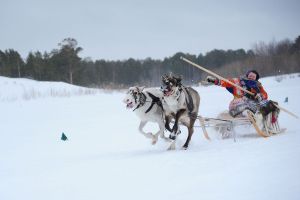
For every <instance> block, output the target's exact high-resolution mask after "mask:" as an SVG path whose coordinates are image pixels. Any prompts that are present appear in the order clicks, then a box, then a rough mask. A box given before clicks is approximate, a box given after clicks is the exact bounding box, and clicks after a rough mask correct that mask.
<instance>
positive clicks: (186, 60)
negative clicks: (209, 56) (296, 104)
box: [180, 56, 299, 119]
mask: <svg viewBox="0 0 300 200" xmlns="http://www.w3.org/2000/svg"><path fill="white" fill-rule="evenodd" d="M180 59H181V60H184V61H185V62H187V63H189V64H191V65H193V66H195V67H197V68H199V69H201V70H202V71H205V72H206V73H208V74H210V75H213V76H215V77H217V78H218V79H220V80H223V81H225V82H227V83H229V84H231V85H232V86H234V87H236V88H238V89H240V90H242V91H244V92H246V93H248V94H250V95H252V96H254V95H255V94H254V93H252V92H250V91H248V90H246V89H244V88H243V87H241V86H239V85H237V84H235V83H233V82H231V81H229V80H228V79H226V78H224V77H222V76H220V75H218V74H216V73H214V72H212V71H210V70H208V69H206V68H204V67H201V66H200V65H198V64H196V63H194V62H192V61H190V60H188V59H186V58H184V57H182V56H181V57H180ZM274 105H275V106H276V107H277V108H279V109H280V110H282V111H284V112H286V113H288V114H290V115H291V116H293V117H295V118H297V119H299V117H298V116H297V115H295V114H294V113H292V112H290V111H288V110H287V109H285V108H282V107H281V106H278V105H276V104H274Z"/></svg>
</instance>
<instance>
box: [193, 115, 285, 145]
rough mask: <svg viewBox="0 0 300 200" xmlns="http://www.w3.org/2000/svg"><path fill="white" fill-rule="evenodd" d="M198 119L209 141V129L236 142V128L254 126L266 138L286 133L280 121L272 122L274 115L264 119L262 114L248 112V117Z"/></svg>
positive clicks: (199, 117) (200, 117)
mask: <svg viewBox="0 0 300 200" xmlns="http://www.w3.org/2000/svg"><path fill="white" fill-rule="evenodd" d="M228 116H229V114H228ZM197 119H199V121H200V127H201V128H202V130H203V133H204V135H205V137H206V138H207V139H209V137H208V133H207V130H206V128H207V127H213V128H215V129H216V130H217V131H218V132H219V133H220V134H221V135H222V138H226V137H230V136H232V137H233V138H234V140H235V137H236V132H235V128H236V127H237V126H253V128H254V129H255V131H256V133H257V134H258V135H259V136H261V137H264V138H266V137H269V136H272V135H274V134H279V133H282V132H284V131H285V129H280V126H279V123H278V120H276V121H272V113H270V114H269V115H267V116H266V117H263V116H262V114H261V113H257V114H254V113H252V112H251V111H247V117H236V118H233V117H231V118H230V117H226V118H222V117H220V118H208V117H202V116H198V117H197Z"/></svg>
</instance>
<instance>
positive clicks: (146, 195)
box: [0, 74, 300, 200]
mask: <svg viewBox="0 0 300 200" xmlns="http://www.w3.org/2000/svg"><path fill="white" fill-rule="evenodd" d="M276 79H277V80H279V79H278V78H276ZM276 79H275V78H274V77H269V78H264V79H262V80H261V82H262V84H263V85H264V87H265V89H266V91H268V93H269V96H270V99H273V100H275V101H278V102H279V103H280V105H281V106H282V107H284V108H286V109H288V110H290V111H292V112H294V113H296V114H297V115H300V107H299V106H298V104H299V102H300V95H299V93H300V84H299V81H300V77H299V75H298V74H293V75H287V76H284V77H283V79H282V80H281V81H280V82H278V81H276ZM196 89H197V90H198V91H199V93H200V96H201V106H200V113H199V114H201V115H202V116H206V117H215V116H216V115H217V114H218V113H219V112H221V111H223V110H226V109H227V105H228V103H229V101H230V100H231V98H232V97H231V95H230V94H229V93H227V92H226V91H225V89H223V88H219V87H217V86H210V87H197V88H196ZM80 91H81V92H80ZM123 97H124V94H123V93H121V92H112V93H105V92H101V91H100V92H99V91H98V90H97V91H94V90H89V89H85V88H81V87H76V86H71V85H68V84H65V83H51V82H37V81H32V80H26V79H10V78H4V77H0V111H1V115H0V127H1V128H0V200H20V199H22V200H41V199H42V200H66V199H70V200H87V199H93V200H95V199H105V200H107V199H130V200H135V199H136V200H141V199H143V200H148V199H149V200H166V199H173V200H174V199H178V200H181V199H188V200H191V199H195V200H199V199H205V200H210V199H215V200H220V199H222V200H227V199H228V200H233V199H237V200H240V199H242V200H244V199H249V200H253V199H256V200H259V199H261V200H262V199H263V200H265V199H272V200H275V199H278V200H282V199H289V200H298V199H300V128H299V120H297V119H294V118H292V117H290V116H289V115H287V114H286V113H284V112H282V113H281V115H280V123H281V126H282V127H284V128H287V131H286V132H285V133H283V134H280V135H276V136H273V137H271V138H267V139H264V138H261V137H258V136H257V135H256V134H255V131H254V129H253V128H252V127H251V126H248V127H244V128H240V129H238V131H237V141H236V142H234V141H233V140H232V139H225V140H222V139H221V138H220V136H218V135H217V134H216V133H215V132H214V130H212V129H208V131H209V134H210V136H211V138H212V140H211V141H207V140H205V138H204V137H203V134H202V130H201V129H200V128H196V129H195V133H194V135H193V138H192V141H191V143H190V147H189V149H188V150H187V151H183V150H180V147H181V146H182V145H183V143H184V141H185V139H186V131H185V129H183V128H182V130H184V132H183V133H182V134H181V135H180V136H179V141H178V144H177V147H178V150H176V151H166V149H167V147H168V144H167V143H165V142H164V141H159V142H158V143H157V144H156V145H155V146H152V145H151V143H150V140H149V139H146V138H144V136H142V135H141V134H139V133H138V130H137V127H138V123H139V121H138V119H137V117H136V116H135V115H134V113H133V112H132V111H130V110H126V109H125V105H124V104H123V103H122V99H123ZM285 97H288V99H289V102H288V103H284V102H283V101H284V99H285ZM146 128H147V129H148V130H149V131H151V130H154V129H155V131H156V130H157V129H158V128H157V127H156V125H154V124H150V125H148V126H147V127H146ZM62 132H64V133H65V134H66V135H67V137H68V138H69V140H68V141H61V140H60V137H61V134H62Z"/></svg>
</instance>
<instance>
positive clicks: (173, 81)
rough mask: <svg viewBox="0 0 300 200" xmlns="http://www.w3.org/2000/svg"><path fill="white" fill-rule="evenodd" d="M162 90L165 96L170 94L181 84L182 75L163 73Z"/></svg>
mask: <svg viewBox="0 0 300 200" xmlns="http://www.w3.org/2000/svg"><path fill="white" fill-rule="evenodd" d="M161 78H162V84H163V85H162V86H161V90H162V92H163V93H164V95H165V96H170V95H172V94H174V92H175V91H176V90H177V89H178V88H179V87H180V86H181V80H182V78H181V77H177V76H174V75H172V74H170V75H163V76H162V77H161Z"/></svg>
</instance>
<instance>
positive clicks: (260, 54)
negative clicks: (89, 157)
mask: <svg viewBox="0 0 300 200" xmlns="http://www.w3.org/2000/svg"><path fill="white" fill-rule="evenodd" d="M82 50H83V48H82V47H79V46H78V42H77V41H76V39H74V38H66V39H64V40H62V42H61V43H59V44H58V49H54V50H52V51H51V52H44V53H41V52H39V51H37V52H30V53H29V54H28V56H27V58H26V60H23V59H22V58H21V56H20V54H19V53H18V52H17V51H15V50H13V49H7V50H4V51H2V50H0V76H7V77H20V78H30V79H34V80H39V81H63V82H68V83H71V84H75V85H81V86H87V87H98V88H108V89H111V88H115V89H117V88H127V87H129V86H133V85H144V86H147V87H150V86H151V87H152V86H159V85H160V82H161V80H160V79H161V76H162V75H163V74H166V73H173V74H176V75H181V76H182V78H183V80H184V84H186V85H194V84H197V83H198V82H199V81H200V80H201V79H203V78H204V77H205V76H206V75H207V74H206V73H204V72H202V71H200V70H199V69H197V68H195V67H193V66H191V65H189V64H187V63H185V62H184V61H182V60H180V56H184V57H186V58H188V59H190V60H192V61H193V62H195V63H197V64H199V65H201V66H203V67H206V68H208V69H210V70H213V71H214V72H216V73H219V74H220V75H222V76H225V77H234V76H240V75H242V74H244V73H245V72H246V71H247V70H249V69H256V70H257V71H259V73H260V75H261V76H262V77H263V76H269V75H280V74H285V73H293V72H300V36H298V37H297V38H296V39H295V40H294V41H291V40H289V39H286V40H282V41H279V42H276V41H273V42H270V43H264V42H261V43H257V44H256V45H255V46H254V48H253V49H251V50H248V51H245V50H244V49H237V50H219V49H215V50H212V51H210V52H207V53H206V54H205V55H204V54H201V53H200V54H199V55H192V54H185V53H182V52H178V53H176V54H175V55H173V56H171V57H166V58H164V59H163V60H159V59H158V60H157V59H152V58H146V59H142V60H135V59H132V58H129V59H127V60H116V61H108V60H104V59H100V60H95V61H93V60H91V59H89V58H80V57H79V56H78V54H79V52H80V51H82ZM99 57H101V55H99Z"/></svg>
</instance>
